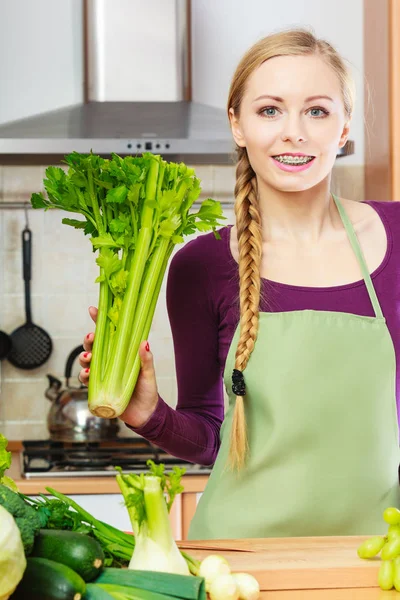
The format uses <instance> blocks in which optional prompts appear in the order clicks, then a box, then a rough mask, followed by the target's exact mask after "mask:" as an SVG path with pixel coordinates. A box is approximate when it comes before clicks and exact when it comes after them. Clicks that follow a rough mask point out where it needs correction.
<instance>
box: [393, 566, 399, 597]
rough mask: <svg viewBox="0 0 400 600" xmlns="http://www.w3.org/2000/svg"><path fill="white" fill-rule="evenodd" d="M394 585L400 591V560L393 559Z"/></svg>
mask: <svg viewBox="0 0 400 600" xmlns="http://www.w3.org/2000/svg"><path fill="white" fill-rule="evenodd" d="M393 585H394V587H395V588H396V590H397V591H398V592H400V561H398V560H395V561H393Z"/></svg>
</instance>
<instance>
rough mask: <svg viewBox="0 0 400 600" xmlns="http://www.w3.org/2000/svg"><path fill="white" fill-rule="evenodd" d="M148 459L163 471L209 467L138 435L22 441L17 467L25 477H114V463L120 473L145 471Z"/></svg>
mask: <svg viewBox="0 0 400 600" xmlns="http://www.w3.org/2000/svg"><path fill="white" fill-rule="evenodd" d="M149 459H151V460H153V461H154V462H155V463H156V464H160V463H163V464H164V465H165V472H166V473H169V472H171V471H172V469H173V468H174V467H180V468H182V467H183V468H185V470H186V473H185V474H186V475H206V474H208V473H210V472H211V468H212V467H204V466H201V465H194V464H192V463H189V462H187V461H185V460H180V459H178V458H175V457H174V456H171V455H170V454H168V453H167V452H165V451H164V450H162V449H161V448H158V447H157V446H154V445H153V444H152V443H151V442H148V441H147V440H145V439H142V438H118V439H114V440H110V441H109V442H55V441H53V440H37V441H36V440H35V441H33V440H27V441H24V442H23V452H22V453H21V463H22V464H21V467H22V468H21V471H22V475H23V476H24V477H26V478H31V477H40V476H44V475H45V476H46V477H63V476H64V477H66V476H68V475H69V476H74V477H76V476H80V475H81V476H85V477H94V476H99V477H100V476H103V475H108V476H114V477H115V474H116V470H115V467H121V469H122V471H123V472H124V473H131V472H134V473H143V472H145V471H147V470H148V466H147V461H148V460H149Z"/></svg>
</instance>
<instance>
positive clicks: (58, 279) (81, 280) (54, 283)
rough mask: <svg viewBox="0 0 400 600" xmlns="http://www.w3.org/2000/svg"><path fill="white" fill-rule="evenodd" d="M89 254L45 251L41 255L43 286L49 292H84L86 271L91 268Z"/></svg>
mask: <svg viewBox="0 0 400 600" xmlns="http://www.w3.org/2000/svg"><path fill="white" fill-rule="evenodd" d="M90 258H91V257H90V255H89V256H87V255H86V256H85V257H82V259H80V257H79V255H78V256H77V255H76V254H73V253H71V252H69V251H67V250H66V251H65V252H64V251H63V252H59V251H58V250H56V249H55V250H54V251H52V252H50V253H49V252H47V253H46V255H45V256H44V257H43V269H42V272H43V282H42V285H43V288H44V289H46V288H47V290H48V292H49V293H51V294H64V295H65V296H69V295H70V294H71V293H72V294H74V293H79V292H86V284H87V281H88V273H89V271H90V268H91V261H90Z"/></svg>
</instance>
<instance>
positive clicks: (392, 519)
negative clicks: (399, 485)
mask: <svg viewBox="0 0 400 600" xmlns="http://www.w3.org/2000/svg"><path fill="white" fill-rule="evenodd" d="M383 518H384V520H385V521H386V523H389V525H398V524H399V523H400V510H399V509H398V508H394V507H393V506H391V507H389V508H387V509H386V510H385V511H384V513H383Z"/></svg>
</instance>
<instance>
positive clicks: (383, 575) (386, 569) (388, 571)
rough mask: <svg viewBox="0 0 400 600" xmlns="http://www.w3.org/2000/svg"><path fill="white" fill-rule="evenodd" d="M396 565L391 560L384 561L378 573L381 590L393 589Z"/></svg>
mask: <svg viewBox="0 0 400 600" xmlns="http://www.w3.org/2000/svg"><path fill="white" fill-rule="evenodd" d="M393 579H394V563H393V561H391V560H383V561H382V562H381V566H380V569H379V573H378V584H379V587H380V588H381V590H391V589H392V588H393Z"/></svg>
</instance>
